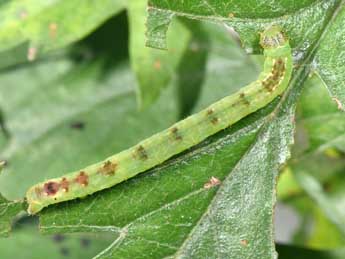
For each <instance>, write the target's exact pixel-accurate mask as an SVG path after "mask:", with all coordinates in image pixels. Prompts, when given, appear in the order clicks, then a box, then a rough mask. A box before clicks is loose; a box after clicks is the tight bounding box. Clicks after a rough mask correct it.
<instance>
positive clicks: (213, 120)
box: [211, 117, 219, 124]
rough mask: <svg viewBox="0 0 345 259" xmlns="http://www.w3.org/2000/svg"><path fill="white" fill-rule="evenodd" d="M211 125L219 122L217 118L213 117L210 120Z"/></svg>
mask: <svg viewBox="0 0 345 259" xmlns="http://www.w3.org/2000/svg"><path fill="white" fill-rule="evenodd" d="M211 122H212V124H217V123H218V122H219V119H218V118H217V117H213V118H212V119H211Z"/></svg>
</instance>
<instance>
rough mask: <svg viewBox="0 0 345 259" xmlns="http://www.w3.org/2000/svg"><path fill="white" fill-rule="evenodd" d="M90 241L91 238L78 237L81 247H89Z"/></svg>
mask: <svg viewBox="0 0 345 259" xmlns="http://www.w3.org/2000/svg"><path fill="white" fill-rule="evenodd" d="M90 243H91V240H90V239H87V238H82V239H80V245H81V246H82V247H89V246H90Z"/></svg>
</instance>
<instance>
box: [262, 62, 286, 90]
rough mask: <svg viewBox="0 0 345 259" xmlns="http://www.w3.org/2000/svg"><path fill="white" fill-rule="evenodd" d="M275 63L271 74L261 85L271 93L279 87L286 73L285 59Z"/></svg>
mask: <svg viewBox="0 0 345 259" xmlns="http://www.w3.org/2000/svg"><path fill="white" fill-rule="evenodd" d="M273 62H274V63H273V67H272V71H271V73H270V74H269V75H268V76H267V77H266V78H265V79H264V80H263V81H262V83H261V84H262V86H263V87H265V89H266V90H267V91H269V92H272V91H273V90H274V89H275V88H276V87H277V86H278V85H279V83H280V80H281V79H282V77H283V76H284V72H285V63H284V61H283V59H281V58H279V59H277V60H274V61H273Z"/></svg>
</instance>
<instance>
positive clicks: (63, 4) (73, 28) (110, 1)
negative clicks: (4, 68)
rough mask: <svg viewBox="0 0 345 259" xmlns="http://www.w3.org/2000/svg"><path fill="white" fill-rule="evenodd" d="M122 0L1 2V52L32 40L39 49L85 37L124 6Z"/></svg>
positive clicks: (34, 48)
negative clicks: (100, 2)
mask: <svg viewBox="0 0 345 259" xmlns="http://www.w3.org/2000/svg"><path fill="white" fill-rule="evenodd" d="M124 4H125V2H124V1H122V0H105V1H102V4H99V1H95V0H92V1H83V0H69V1H62V0H49V1H47V0H23V1H7V2H4V3H3V4H2V5H0V16H1V17H2V19H1V23H0V37H1V43H0V51H4V50H8V49H9V48H12V47H15V46H18V45H19V44H22V43H24V42H26V41H29V42H30V48H31V49H29V50H28V59H31V60H32V59H34V58H35V56H36V54H37V53H36V52H38V53H39V52H42V51H47V50H51V49H56V48H61V47H63V46H66V45H67V44H70V43H71V42H74V41H76V40H79V39H81V38H82V37H83V36H85V35H86V34H88V33H90V32H91V31H92V30H94V29H95V28H96V27H97V26H99V25H100V24H101V23H103V22H104V21H105V20H107V19H108V18H110V17H111V16H112V15H114V14H115V13H117V12H119V11H120V10H121V9H123V8H124ZM72 10H73V11H72Z"/></svg>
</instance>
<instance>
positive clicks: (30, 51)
mask: <svg viewBox="0 0 345 259" xmlns="http://www.w3.org/2000/svg"><path fill="white" fill-rule="evenodd" d="M36 57H37V48H35V47H29V48H28V53H27V58H28V61H34V60H35V59H36Z"/></svg>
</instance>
